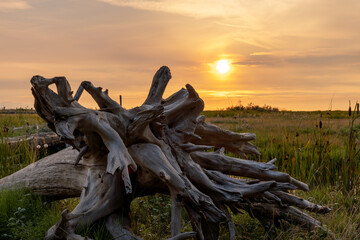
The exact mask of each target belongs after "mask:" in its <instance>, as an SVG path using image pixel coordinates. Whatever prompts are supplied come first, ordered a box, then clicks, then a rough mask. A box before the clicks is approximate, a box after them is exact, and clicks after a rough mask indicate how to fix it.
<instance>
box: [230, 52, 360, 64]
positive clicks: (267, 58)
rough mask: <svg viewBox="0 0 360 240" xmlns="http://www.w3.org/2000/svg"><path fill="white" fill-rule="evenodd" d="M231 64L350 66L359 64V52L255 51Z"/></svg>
mask: <svg viewBox="0 0 360 240" xmlns="http://www.w3.org/2000/svg"><path fill="white" fill-rule="evenodd" d="M233 64H235V65H241V66H253V67H254V66H279V65H289V64H291V65H304V66H318V67H319V66H324V67H326V66H328V67H333V66H352V65H359V64H360V52H353V53H349V54H346V53H344V54H330V53H329V54H296V53H295V54H282V53H270V52H269V53H267V52H264V53H263V52H256V53H252V54H250V55H248V56H246V57H243V59H242V60H239V61H236V62H234V63H233Z"/></svg>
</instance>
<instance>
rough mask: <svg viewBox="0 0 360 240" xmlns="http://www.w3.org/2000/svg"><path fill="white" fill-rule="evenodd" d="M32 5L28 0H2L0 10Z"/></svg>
mask: <svg viewBox="0 0 360 240" xmlns="http://www.w3.org/2000/svg"><path fill="white" fill-rule="evenodd" d="M29 8H31V5H30V4H29V3H27V2H26V1H21V0H20V1H16V0H10V1H9V0H5V1H0V11H10V10H23V9H29Z"/></svg>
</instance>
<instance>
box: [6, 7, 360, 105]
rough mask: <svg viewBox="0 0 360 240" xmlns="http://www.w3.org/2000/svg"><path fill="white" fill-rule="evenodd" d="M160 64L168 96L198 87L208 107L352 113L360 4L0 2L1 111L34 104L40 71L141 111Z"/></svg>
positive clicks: (358, 85) (359, 59)
mask: <svg viewBox="0 0 360 240" xmlns="http://www.w3.org/2000/svg"><path fill="white" fill-rule="evenodd" d="M220 59H227V60H228V61H229V62H230V63H231V66H230V71H229V72H228V73H225V74H220V73H219V72H218V71H216V68H215V66H216V62H217V61H218V60H220ZM162 65H167V66H169V67H170V69H171V73H172V76H173V78H172V80H171V81H170V82H169V85H168V88H167V91H166V92H165V97H166V96H169V95H170V94H172V93H174V92H175V91H177V90H179V89H181V88H182V87H184V86H185V84H186V83H190V84H191V85H192V86H193V87H194V88H195V89H196V90H197V91H198V93H199V94H200V96H201V97H202V98H203V99H204V101H205V109H208V110H216V109H222V108H226V107H230V106H232V105H237V104H239V101H241V103H243V104H244V105H247V103H249V102H253V103H255V104H258V105H264V104H267V105H271V106H274V107H279V108H280V109H287V110H319V109H321V110H327V109H329V108H332V109H333V110H335V109H346V108H347V107H348V101H349V100H351V101H352V102H353V103H354V104H355V101H356V100H360V1H359V0H346V1H340V0H256V1H255V0H222V1H219V0H216V1H215V0H200V1H190V0H53V1H49V0H0V84H1V85H0V86H1V88H0V107H3V106H5V107H6V108H14V107H28V108H30V107H33V97H32V95H31V91H30V88H31V86H30V79H31V77H32V76H33V75H42V76H44V77H48V78H49V77H54V76H66V78H67V79H68V80H69V82H70V84H71V86H72V88H73V90H74V91H76V89H77V88H78V86H79V84H80V82H81V81H84V80H87V81H92V82H93V84H94V85H95V86H101V87H103V88H104V89H105V88H109V94H110V96H111V97H113V98H114V99H116V100H118V96H119V95H120V94H122V96H123V105H124V107H126V108H130V107H134V106H137V105H139V104H141V103H142V102H143V101H144V100H145V98H146V96H147V93H148V89H149V87H150V84H151V80H152V77H153V75H154V73H155V72H156V70H157V69H158V68H159V67H161V66H162ZM80 103H81V104H84V105H85V106H88V107H95V103H94V102H92V101H91V99H90V98H89V97H88V96H87V95H86V94H85V93H84V94H83V96H82V97H81V99H80Z"/></svg>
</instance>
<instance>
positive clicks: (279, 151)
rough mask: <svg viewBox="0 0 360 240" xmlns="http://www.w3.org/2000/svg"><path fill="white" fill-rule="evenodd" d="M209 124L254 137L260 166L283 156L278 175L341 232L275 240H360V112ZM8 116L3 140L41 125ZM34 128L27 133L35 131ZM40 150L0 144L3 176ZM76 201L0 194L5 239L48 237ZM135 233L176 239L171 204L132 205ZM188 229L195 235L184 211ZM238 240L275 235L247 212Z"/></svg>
mask: <svg viewBox="0 0 360 240" xmlns="http://www.w3.org/2000/svg"><path fill="white" fill-rule="evenodd" d="M205 115H207V116H208V119H207V120H208V121H210V122H212V123H214V124H216V125H219V126H220V127H222V128H225V129H229V130H233V131H237V132H255V133H256V135H257V139H256V140H255V141H253V143H254V144H255V145H256V146H257V147H258V148H259V150H260V152H261V153H262V155H261V156H260V157H252V158H253V159H255V160H259V161H268V160H270V159H273V158H277V159H278V161H277V162H276V164H277V166H278V169H279V170H281V171H284V172H287V173H289V174H290V175H292V176H294V177H296V178H297V179H299V180H302V181H304V182H307V183H309V184H310V186H311V190H310V192H308V193H306V192H296V193H295V194H299V195H300V196H301V197H303V198H304V199H308V200H310V201H314V202H316V203H319V204H323V205H328V206H329V207H330V208H332V209H333V211H332V212H330V213H329V214H327V215H325V216H316V218H318V219H319V220H321V221H322V222H323V223H324V224H325V225H327V227H328V228H329V229H330V230H331V231H332V232H334V233H335V236H331V235H327V236H325V235H323V234H322V233H319V232H316V231H314V232H307V231H304V230H302V229H299V228H297V227H293V226H288V225H286V224H283V225H282V228H281V229H280V230H278V231H277V235H276V236H275V237H274V238H275V239H279V240H280V239H360V208H359V206H360V196H359V192H358V191H359V190H360V189H359V187H358V185H359V182H358V181H359V172H360V171H359V167H360V166H359V160H360V157H359V151H360V150H359V149H360V146H359V143H358V140H357V139H358V135H359V132H358V131H359V128H360V124H359V122H358V121H360V120H359V119H358V115H357V109H356V110H355V109H354V111H352V112H351V116H349V114H348V112H344V111H342V112H341V111H333V112H329V113H327V112H303V113H301V112H272V113H267V112H257V111H247V112H239V111H233V112H231V111H227V112H220V111H218V112H210V113H209V112H205ZM12 117H14V120H13V121H12V120H11V118H10V116H9V115H6V116H2V115H1V114H0V124H1V125H0V131H1V129H3V127H4V126H6V128H7V129H8V130H6V128H4V129H5V131H1V134H0V137H1V139H5V138H6V137H9V136H16V135H22V134H23V133H22V132H18V131H25V132H26V127H25V128H20V129H18V130H17V129H14V128H13V127H14V126H16V127H21V126H29V127H28V128H31V127H30V126H32V125H34V124H37V123H38V124H40V123H41V120H40V119H39V118H38V117H36V115H30V116H29V118H27V116H25V115H22V116H16V115H14V116H12ZM30 131H31V130H29V131H28V132H30ZM41 151H44V149H40V150H34V149H29V148H28V147H27V146H26V145H25V144H24V145H23V146H22V145H19V146H18V147H16V148H11V147H9V146H8V145H7V144H0V167H1V169H0V177H3V176H6V175H9V174H11V173H13V172H15V171H17V170H19V169H20V168H23V167H24V166H25V165H27V164H29V163H32V162H34V161H36V160H37V158H38V157H39V156H40V153H41ZM77 201H78V200H77V199H72V200H66V201H57V202H51V203H49V202H46V199H41V198H39V197H35V196H32V195H30V194H28V193H26V192H24V191H23V190H19V191H15V192H14V191H11V192H9V191H6V192H1V193H0V239H42V238H43V236H44V234H45V232H46V230H47V229H48V228H49V227H50V226H51V225H53V224H54V223H56V222H57V220H58V219H59V214H60V213H61V212H62V210H64V209H65V208H69V209H72V208H73V207H74V206H75V205H76V204H77ZM131 212H132V216H131V217H132V218H131V219H132V227H133V229H134V232H135V233H136V234H137V235H139V236H141V237H143V238H144V239H159V238H166V237H169V235H170V227H169V226H170V224H169V223H170V201H169V198H168V196H163V195H156V196H147V197H143V198H139V199H136V200H135V201H133V203H132V206H131ZM183 214H184V218H183V219H184V222H183V230H184V231H189V230H191V224H190V222H189V219H188V217H187V216H186V213H185V212H184V213H183ZM234 222H235V227H236V232H237V236H238V238H239V239H266V238H267V237H269V235H267V233H266V232H264V230H263V229H262V227H261V225H260V223H258V222H257V221H256V220H254V219H251V217H250V216H249V215H247V214H243V215H241V214H240V215H236V216H234ZM81 234H83V235H87V236H90V237H92V238H93V239H111V237H110V236H109V234H108V233H107V232H106V230H105V227H104V223H102V222H99V223H98V224H96V226H95V227H93V228H88V229H85V230H84V231H83V232H81ZM220 239H228V236H227V233H226V226H225V225H224V226H222V227H221V237H220Z"/></svg>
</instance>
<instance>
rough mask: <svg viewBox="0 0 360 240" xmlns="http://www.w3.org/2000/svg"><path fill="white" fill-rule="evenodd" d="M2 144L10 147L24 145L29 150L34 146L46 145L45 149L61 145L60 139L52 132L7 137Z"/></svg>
mask: <svg viewBox="0 0 360 240" xmlns="http://www.w3.org/2000/svg"><path fill="white" fill-rule="evenodd" d="M2 143H3V144H8V145H10V146H18V145H19V144H26V145H28V146H29V147H31V148H34V147H36V146H41V147H44V145H45V144H46V145H47V147H53V146H56V145H59V144H62V143H63V142H62V141H61V139H60V137H59V136H58V135H57V134H56V133H54V132H43V133H37V134H30V135H28V136H18V137H9V138H4V139H2Z"/></svg>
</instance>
